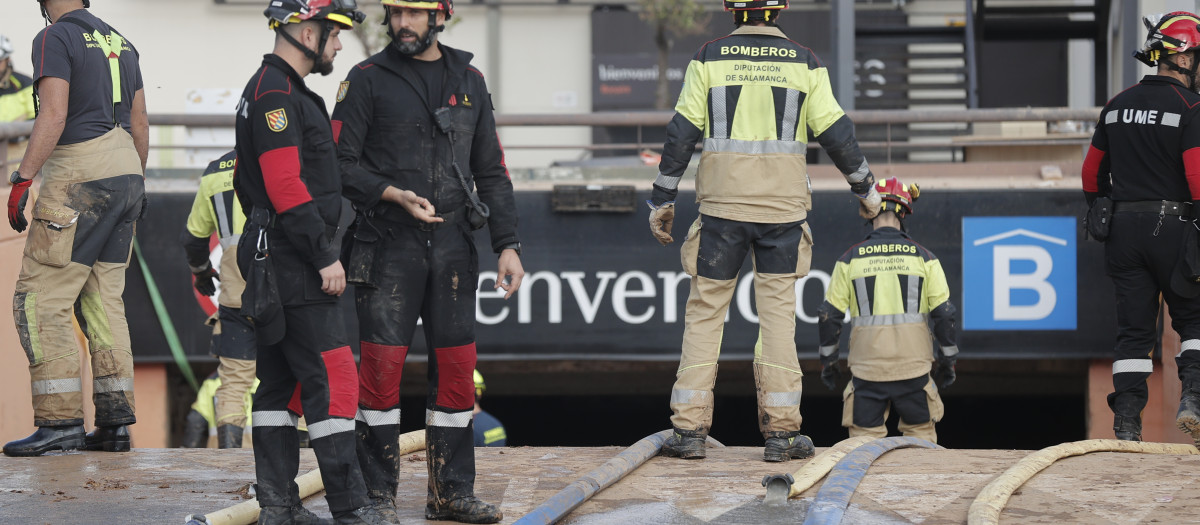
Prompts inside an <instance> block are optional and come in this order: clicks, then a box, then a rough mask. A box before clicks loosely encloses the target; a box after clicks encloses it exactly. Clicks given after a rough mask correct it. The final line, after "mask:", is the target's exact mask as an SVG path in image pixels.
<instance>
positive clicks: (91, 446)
mask: <svg viewBox="0 0 1200 525" xmlns="http://www.w3.org/2000/svg"><path fill="white" fill-rule="evenodd" d="M83 441H84V444H83V449H84V450H103V451H105V452H129V426H128V425H113V426H109V427H96V430H93V431H91V432H88V435H87V436H84V438H83Z"/></svg>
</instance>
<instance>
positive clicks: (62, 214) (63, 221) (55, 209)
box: [33, 203, 79, 230]
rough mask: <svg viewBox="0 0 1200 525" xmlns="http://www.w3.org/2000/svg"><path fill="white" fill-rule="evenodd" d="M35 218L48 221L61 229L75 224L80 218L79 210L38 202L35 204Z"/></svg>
mask: <svg viewBox="0 0 1200 525" xmlns="http://www.w3.org/2000/svg"><path fill="white" fill-rule="evenodd" d="M33 220H35V221H46V222H47V223H49V224H50V225H51V226H54V227H56V228H58V229H60V230H61V229H64V228H67V227H70V226H74V225H75V222H76V221H78V220H79V212H77V211H75V210H72V209H71V208H68V207H66V206H47V205H45V204H41V203H38V204H35V205H34V206H33Z"/></svg>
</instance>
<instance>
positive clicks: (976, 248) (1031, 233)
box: [962, 217, 1077, 330]
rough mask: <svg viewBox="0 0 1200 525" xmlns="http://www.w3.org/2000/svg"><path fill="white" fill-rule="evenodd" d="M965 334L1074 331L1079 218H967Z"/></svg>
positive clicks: (964, 252)
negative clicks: (987, 331) (976, 331)
mask: <svg viewBox="0 0 1200 525" xmlns="http://www.w3.org/2000/svg"><path fill="white" fill-rule="evenodd" d="M962 231H963V235H962V239H963V241H962V250H963V261H962V262H963V329H964V330H1074V329H1075V327H1076V320H1077V319H1076V318H1077V316H1076V304H1075V303H1076V300H1075V292H1076V290H1075V275H1076V267H1075V218H1074V217H963V222H962Z"/></svg>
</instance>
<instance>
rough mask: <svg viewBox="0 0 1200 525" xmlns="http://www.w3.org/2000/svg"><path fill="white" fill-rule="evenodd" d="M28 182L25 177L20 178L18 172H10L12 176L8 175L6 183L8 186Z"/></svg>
mask: <svg viewBox="0 0 1200 525" xmlns="http://www.w3.org/2000/svg"><path fill="white" fill-rule="evenodd" d="M28 180H29V179H26V178H25V177H22V176H21V172H19V171H14V172H12V175H9V176H8V182H9V184H20V183H22V182H26V181H28Z"/></svg>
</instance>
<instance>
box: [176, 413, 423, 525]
mask: <svg viewBox="0 0 1200 525" xmlns="http://www.w3.org/2000/svg"><path fill="white" fill-rule="evenodd" d="M418 450H425V430H424V429H422V430H414V431H412V432H408V433H406V434H402V435H401V436H400V452H399V453H400V454H409V453H412V452H416V451H418ZM296 485H299V486H300V499H301V500H303V499H304V498H307V497H309V496H312V495H313V494H316V493H318V492H321V491H322V490H325V484H324V483H322V482H321V470H320V469H313V470H312V471H310V472H308V473H305V474H302V475H300V476H299V477H297V478H296ZM258 511H259V508H258V500H257V499H251V500H246V501H243V502H241V503H238V504H237V505H234V506H232V507H228V508H224V509H221V510H218V511H216V512H213V513H210V514H205V515H204V518H207V520H206V521H200V520H195V522H196V523H204V524H206V525H250V524H251V523H254V522H256V521H258ZM188 518H192V517H191V516H189V517H188ZM185 521H186V519H185ZM189 523H191V521H189Z"/></svg>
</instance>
